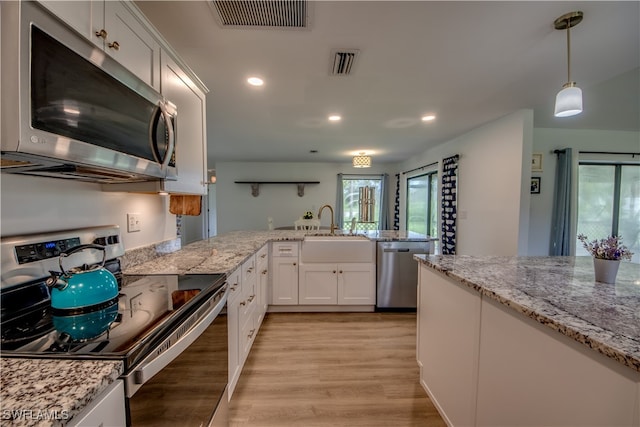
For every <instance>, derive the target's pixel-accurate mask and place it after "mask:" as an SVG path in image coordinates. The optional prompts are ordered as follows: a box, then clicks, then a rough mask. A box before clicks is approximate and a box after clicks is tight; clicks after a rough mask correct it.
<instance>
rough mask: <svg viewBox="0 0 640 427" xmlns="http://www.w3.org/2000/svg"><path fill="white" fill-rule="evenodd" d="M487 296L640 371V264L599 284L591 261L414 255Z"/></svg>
mask: <svg viewBox="0 0 640 427" xmlns="http://www.w3.org/2000/svg"><path fill="white" fill-rule="evenodd" d="M414 258H415V259H416V260H418V262H420V263H421V264H423V265H425V266H426V267H428V268H431V269H433V270H436V271H439V272H440V273H442V274H444V275H446V276H448V277H449V278H451V279H453V280H454V281H456V282H459V283H460V284H461V285H463V286H467V287H469V288H471V289H474V290H476V291H477V292H478V293H480V294H481V295H482V296H483V297H487V298H491V299H493V300H495V301H497V302H499V303H501V304H502V305H505V306H508V307H510V308H512V309H513V310H515V311H517V312H519V313H521V314H523V315H525V316H527V317H530V318H531V319H533V320H535V321H537V322H539V323H541V324H543V325H546V326H547V327H549V328H551V329H553V330H556V331H558V332H560V333H562V334H564V335H566V336H568V337H569V338H571V339H573V340H575V341H577V342H579V343H581V344H584V345H585V346H587V347H589V348H592V349H594V350H595V351H597V352H599V353H601V354H603V355H605V356H607V357H609V358H612V359H614V360H616V361H618V362H619V363H622V364H623V365H625V366H627V367H629V368H631V369H633V370H635V371H638V372H640V265H639V264H632V263H629V262H622V263H621V264H620V270H619V272H618V276H617V280H616V283H615V284H614V285H612V284H605V283H598V282H595V279H594V273H593V261H592V259H591V257H588V256H587V257H499V256H485V257H474V256H453V255H431V256H429V255H415V256H414Z"/></svg>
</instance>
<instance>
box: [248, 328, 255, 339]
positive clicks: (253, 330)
mask: <svg viewBox="0 0 640 427" xmlns="http://www.w3.org/2000/svg"><path fill="white" fill-rule="evenodd" d="M255 333H256V330H255V329H252V330H251V331H249V338H253V334H255Z"/></svg>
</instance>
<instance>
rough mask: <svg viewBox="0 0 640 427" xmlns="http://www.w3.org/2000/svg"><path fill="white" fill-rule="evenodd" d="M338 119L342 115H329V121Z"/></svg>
mask: <svg viewBox="0 0 640 427" xmlns="http://www.w3.org/2000/svg"><path fill="white" fill-rule="evenodd" d="M340 120H342V117H340V116H337V115H333V116H329V121H330V122H339V121H340Z"/></svg>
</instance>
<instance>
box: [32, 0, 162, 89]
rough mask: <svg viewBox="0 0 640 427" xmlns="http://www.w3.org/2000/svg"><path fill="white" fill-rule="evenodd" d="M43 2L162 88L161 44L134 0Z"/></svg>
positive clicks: (118, 58) (130, 69)
mask: <svg viewBox="0 0 640 427" xmlns="http://www.w3.org/2000/svg"><path fill="white" fill-rule="evenodd" d="M40 3H42V4H43V5H44V6H45V7H46V8H47V9H49V10H50V11H51V12H53V13H54V14H55V15H56V16H58V17H59V18H60V19H62V20H63V21H65V22H66V23H67V24H68V25H70V26H71V27H73V28H74V29H75V30H76V31H78V32H79V33H80V34H82V35H83V36H84V37H86V38H87V39H88V40H90V41H91V42H92V43H93V44H95V45H96V46H98V47H99V48H101V49H103V50H104V51H105V52H106V53H107V54H108V55H110V56H111V57H113V58H114V59H116V60H117V61H118V62H120V63H121V64H122V65H124V66H125V67H126V68H127V69H128V70H129V71H131V72H132V73H134V74H135V75H136V76H137V77H138V78H140V79H141V80H142V81H144V82H145V83H147V84H148V85H149V86H152V87H153V88H155V89H156V90H160V78H159V76H160V44H159V43H158V41H157V40H156V38H155V37H154V36H153V34H152V32H151V31H149V30H148V26H147V23H146V21H145V19H144V16H143V15H142V13H141V12H139V11H138V10H137V8H136V7H135V6H134V5H133V4H132V3H128V2H120V1H105V2H100V1H57V0H41V1H40Z"/></svg>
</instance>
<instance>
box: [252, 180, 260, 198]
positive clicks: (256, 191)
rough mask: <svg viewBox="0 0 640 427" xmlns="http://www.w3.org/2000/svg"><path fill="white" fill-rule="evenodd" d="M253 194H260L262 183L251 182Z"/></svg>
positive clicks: (254, 195)
mask: <svg viewBox="0 0 640 427" xmlns="http://www.w3.org/2000/svg"><path fill="white" fill-rule="evenodd" d="M251 195H252V196H253V197H258V196H259V195H260V184H258V183H257V182H254V183H252V184H251Z"/></svg>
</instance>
